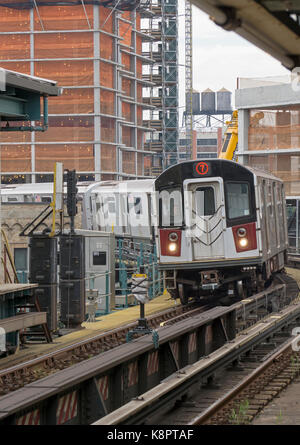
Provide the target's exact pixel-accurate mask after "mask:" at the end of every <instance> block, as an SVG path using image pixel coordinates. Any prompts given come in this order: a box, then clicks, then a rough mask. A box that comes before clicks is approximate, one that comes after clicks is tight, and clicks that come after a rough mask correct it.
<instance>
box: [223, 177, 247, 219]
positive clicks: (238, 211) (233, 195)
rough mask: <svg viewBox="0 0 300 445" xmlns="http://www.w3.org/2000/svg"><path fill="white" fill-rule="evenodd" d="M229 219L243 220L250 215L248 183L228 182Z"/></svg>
mask: <svg viewBox="0 0 300 445" xmlns="http://www.w3.org/2000/svg"><path fill="white" fill-rule="evenodd" d="M226 194H227V212H228V215H227V216H228V218H229V219H233V218H242V217H243V216H248V215H250V199H249V184H248V183H246V182H227V184H226Z"/></svg>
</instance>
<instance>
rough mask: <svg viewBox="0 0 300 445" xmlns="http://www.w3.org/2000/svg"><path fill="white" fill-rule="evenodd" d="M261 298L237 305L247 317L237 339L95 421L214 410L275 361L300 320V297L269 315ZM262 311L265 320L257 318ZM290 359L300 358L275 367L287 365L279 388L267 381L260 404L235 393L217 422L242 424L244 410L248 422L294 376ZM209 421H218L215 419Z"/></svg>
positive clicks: (150, 420)
mask: <svg viewBox="0 0 300 445" xmlns="http://www.w3.org/2000/svg"><path fill="white" fill-rule="evenodd" d="M291 284H292V283H291V282H290V285H291ZM275 288H276V287H275ZM275 288H274V290H275ZM290 289H291V288H290ZM292 289H293V292H294V298H295V297H297V295H298V287H297V286H293V285H292ZM277 290H278V294H281V295H282V288H281V292H280V285H278V286H277ZM272 295H273V297H274V295H275V296H276V293H274V292H273V293H272ZM277 297H278V295H277ZM277 297H276V298H277ZM276 298H275V301H274V300H270V301H269V303H271V302H272V303H274V305H275V306H276V305H277V303H278V300H277V299H276ZM263 299H264V296H263V295H259V294H258V295H256V296H253V297H252V298H250V299H247V300H244V302H241V303H237V304H236V305H235V310H236V316H237V320H239V323H238V326H239V329H240V328H241V326H243V325H244V326H245V323H246V321H247V317H248V324H247V329H246V330H244V331H242V330H240V334H239V335H238V336H237V338H236V339H235V340H233V341H230V342H229V343H227V344H226V345H224V346H223V347H221V348H220V349H218V350H216V351H215V352H213V353H212V354H209V355H208V356H206V357H203V358H202V359H200V360H199V361H198V362H197V364H195V365H191V366H187V367H185V368H183V369H181V370H180V371H178V373H175V374H174V376H171V377H169V378H168V380H167V381H166V382H161V383H160V384H159V385H158V386H157V387H156V388H154V389H153V390H150V391H148V392H146V393H144V394H142V395H141V396H140V397H139V398H138V401H137V402H136V401H134V400H132V401H131V402H129V403H128V404H127V405H126V406H123V407H121V408H120V409H118V410H117V411H115V412H113V413H111V414H109V415H107V416H106V417H104V418H103V419H100V420H99V421H98V422H96V423H95V424H99V425H102V424H103V425H106V424H109V425H112V424H113V425H118V424H122V425H124V424H126V425H127V424H128V425H129V424H140V423H146V424H152V425H153V424H155V425H176V424H180V425H182V424H194V423H193V422H194V421H195V419H198V418H200V417H201V415H202V414H203V413H204V412H206V411H209V410H210V408H211V406H212V405H213V406H214V404H215V403H217V402H218V401H219V400H222V399H223V397H225V394H226V393H227V392H228V393H230V392H231V390H232V388H233V387H235V386H236V385H238V384H239V383H240V382H241V381H242V380H244V379H245V378H246V377H249V375H252V373H253V372H254V371H253V370H254V369H256V368H258V369H259V368H260V366H261V364H262V362H263V363H264V362H265V361H266V360H269V361H270V362H272V360H273V354H274V353H276V354H277V351H278V350H280V349H281V347H282V344H284V343H285V342H286V341H287V339H288V338H289V337H290V330H291V329H292V327H294V326H296V325H299V320H300V302H299V301H297V300H296V301H294V302H293V303H292V304H290V305H289V306H287V307H285V308H281V309H280V308H279V312H277V313H276V314H274V315H273V314H272V313H271V314H269V315H268V316H267V317H266V313H265V314H264V315H263V311H262V309H263V307H262V306H261V302H262V301H263ZM290 302H291V301H290ZM269 303H268V304H266V305H265V308H266V307H268V306H269ZM254 307H256V308H257V311H256V314H254V312H253V308H254ZM243 314H244V316H243ZM261 316H263V319H260V322H259V323H257V321H258V320H259V317H261ZM254 320H255V322H254ZM274 351H275V352H274ZM277 356H278V354H277V355H276V357H277ZM289 360H294V361H296V363H297V359H296V358H295V357H294V358H293V359H291V358H287V359H286V360H285V362H284V363H283V364H282V366H283V367H282V366H277V367H276V369H277V370H279V371H282V372H283V373H285V371H284V370H283V368H284V367H285V368H286V369H287V373H285V374H284V375H283V376H281V377H282V378H281V377H280V376H279V377H278V378H279V380H277V381H276V382H275V383H277V388H276V385H275V386H274V387H272V386H269V387H268V388H267V389H266V391H267V393H266V394H261V397H260V395H259V394H257V398H258V399H259V398H260V400H259V403H258V402H257V401H256V400H255V402H252V401H250V398H249V395H248V394H243V395H242V396H241V398H240V397H239V396H237V400H235V401H234V402H233V403H231V404H230V405H229V406H228V410H227V420H224V418H225V416H226V414H222V415H221V416H219V417H218V419H219V423H221V424H223V423H228V422H229V423H230V421H231V423H238V422H239V421H240V417H241V415H245V410H246V411H247V414H248V415H249V416H248V417H245V421H247V422H249V419H250V416H251V415H254V411H253V410H254V409H256V408H257V409H258V410H259V409H261V408H262V407H263V406H264V405H265V403H266V402H267V401H269V400H271V396H275V395H276V392H274V393H273V394H269V393H268V391H269V390H270V388H272V389H274V391H275V389H277V390H278V391H280V390H281V389H282V388H283V387H284V386H285V385H286V384H287V381H288V380H289V379H290V378H291V375H290V368H291V370H292V372H294V371H295V365H293V364H291V363H289ZM299 363H300V361H299ZM289 365H290V366H289ZM278 375H279V374H278ZM296 375H297V374H295V376H296ZM284 377H285V379H284ZM280 378H281V380H280ZM266 382H267V381H266ZM279 382H280V385H279ZM267 383H268V382H267ZM269 383H270V384H271V382H269ZM259 388H261V387H260V386H259V385H258V384H257V383H254V389H255V391H258V389H259ZM252 389H253V388H252ZM211 423H218V422H217V421H216V419H215V418H214V419H213V421H212V422H211ZM196 424H197V423H196ZM200 424H201V423H200Z"/></svg>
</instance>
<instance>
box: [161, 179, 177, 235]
mask: <svg viewBox="0 0 300 445" xmlns="http://www.w3.org/2000/svg"><path fill="white" fill-rule="evenodd" d="M158 205H159V225H160V227H179V226H181V225H182V223H183V214H182V195H181V190H180V189H179V188H178V189H172V190H168V189H165V190H162V191H161V192H160V194H159V202H158Z"/></svg>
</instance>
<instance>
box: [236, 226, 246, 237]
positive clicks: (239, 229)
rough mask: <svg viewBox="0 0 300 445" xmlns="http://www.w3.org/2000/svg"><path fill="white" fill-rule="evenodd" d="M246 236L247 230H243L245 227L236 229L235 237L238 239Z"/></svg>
mask: <svg viewBox="0 0 300 445" xmlns="http://www.w3.org/2000/svg"><path fill="white" fill-rule="evenodd" d="M246 235H247V230H246V229H245V227H239V228H238V229H237V236H239V237H240V238H244V237H245V236H246Z"/></svg>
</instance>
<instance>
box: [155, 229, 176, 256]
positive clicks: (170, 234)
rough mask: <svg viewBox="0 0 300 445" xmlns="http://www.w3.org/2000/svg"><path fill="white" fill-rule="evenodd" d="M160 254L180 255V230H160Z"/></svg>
mask: <svg viewBox="0 0 300 445" xmlns="http://www.w3.org/2000/svg"><path fill="white" fill-rule="evenodd" d="M159 238H160V253H161V255H164V256H180V255H181V230H174V229H160V230H159Z"/></svg>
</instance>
